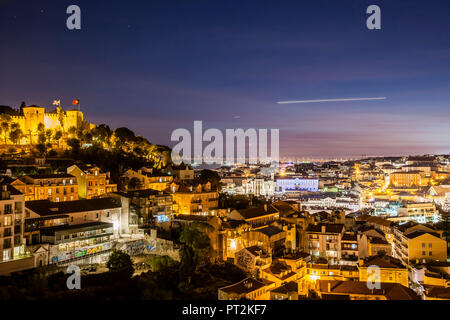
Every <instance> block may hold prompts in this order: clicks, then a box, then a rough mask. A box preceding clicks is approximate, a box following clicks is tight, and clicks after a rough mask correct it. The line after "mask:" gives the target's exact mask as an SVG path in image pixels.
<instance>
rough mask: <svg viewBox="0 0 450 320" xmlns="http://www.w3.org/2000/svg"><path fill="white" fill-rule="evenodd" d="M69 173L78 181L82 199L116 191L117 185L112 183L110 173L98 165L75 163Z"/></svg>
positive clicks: (68, 169) (79, 193)
mask: <svg viewBox="0 0 450 320" xmlns="http://www.w3.org/2000/svg"><path fill="white" fill-rule="evenodd" d="M67 173H68V174H71V175H73V176H75V177H76V178H77V182H78V196H79V197H80V198H81V199H92V198H97V197H100V196H103V195H105V194H108V193H111V192H116V191H117V185H116V184H114V183H110V180H109V175H108V174H106V173H104V172H101V171H100V168H99V167H97V166H90V165H73V166H70V167H69V168H67Z"/></svg>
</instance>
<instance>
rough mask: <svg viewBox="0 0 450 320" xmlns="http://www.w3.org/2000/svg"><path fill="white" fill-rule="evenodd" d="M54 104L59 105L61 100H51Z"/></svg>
mask: <svg viewBox="0 0 450 320" xmlns="http://www.w3.org/2000/svg"><path fill="white" fill-rule="evenodd" d="M53 105H54V106H61V100H53Z"/></svg>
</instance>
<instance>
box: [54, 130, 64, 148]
mask: <svg viewBox="0 0 450 320" xmlns="http://www.w3.org/2000/svg"><path fill="white" fill-rule="evenodd" d="M61 138H62V132H61V130H56V131H55V133H54V134H53V140H54V141H56V142H57V143H58V147H59V142H60V141H61Z"/></svg>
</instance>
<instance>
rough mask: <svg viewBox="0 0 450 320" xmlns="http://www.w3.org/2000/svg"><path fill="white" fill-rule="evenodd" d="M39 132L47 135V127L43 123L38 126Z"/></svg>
mask: <svg viewBox="0 0 450 320" xmlns="http://www.w3.org/2000/svg"><path fill="white" fill-rule="evenodd" d="M37 131H38V132H40V133H45V126H44V124H43V123H42V122H41V123H39V124H38V126H37Z"/></svg>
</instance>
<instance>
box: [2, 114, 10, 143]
mask: <svg viewBox="0 0 450 320" xmlns="http://www.w3.org/2000/svg"><path fill="white" fill-rule="evenodd" d="M0 121H1V124H0V126H1V128H2V132H3V137H4V138H5V144H6V139H7V137H8V132H9V129H10V128H9V124H10V123H11V116H10V115H9V114H6V113H3V114H2V115H0Z"/></svg>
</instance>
